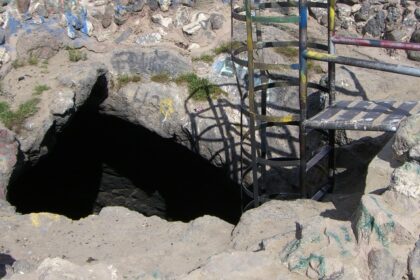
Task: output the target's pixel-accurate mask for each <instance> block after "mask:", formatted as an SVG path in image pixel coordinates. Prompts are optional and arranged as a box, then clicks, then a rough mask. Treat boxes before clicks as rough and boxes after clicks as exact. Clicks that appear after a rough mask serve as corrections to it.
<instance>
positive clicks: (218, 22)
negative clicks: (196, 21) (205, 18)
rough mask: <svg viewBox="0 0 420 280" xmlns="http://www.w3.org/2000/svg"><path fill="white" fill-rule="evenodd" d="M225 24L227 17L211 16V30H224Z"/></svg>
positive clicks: (215, 14)
mask: <svg viewBox="0 0 420 280" xmlns="http://www.w3.org/2000/svg"><path fill="white" fill-rule="evenodd" d="M224 22H225V17H224V16H223V15H221V14H217V13H212V14H210V24H211V29H213V30H218V29H220V28H222V26H223V23H224Z"/></svg>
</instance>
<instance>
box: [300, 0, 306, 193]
mask: <svg viewBox="0 0 420 280" xmlns="http://www.w3.org/2000/svg"><path fill="white" fill-rule="evenodd" d="M299 15H300V20H299V106H300V123H299V142H300V145H299V148H300V155H299V157H300V172H299V173H300V176H299V178H300V182H299V184H300V189H301V193H302V197H303V198H306V197H307V196H308V193H307V190H306V136H307V135H306V129H305V126H304V122H305V120H306V115H307V114H306V111H307V103H306V102H307V95H308V68H307V60H306V57H305V55H304V53H305V51H306V48H307V44H308V42H307V37H308V36H307V27H308V7H307V2H306V0H300V1H299Z"/></svg>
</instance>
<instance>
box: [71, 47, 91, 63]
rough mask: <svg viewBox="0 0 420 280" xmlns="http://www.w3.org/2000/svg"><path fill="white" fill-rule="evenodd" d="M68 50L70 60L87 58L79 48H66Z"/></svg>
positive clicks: (76, 60) (75, 60)
mask: <svg viewBox="0 0 420 280" xmlns="http://www.w3.org/2000/svg"><path fill="white" fill-rule="evenodd" d="M67 51H68V52H69V60H70V61H71V62H78V61H80V60H87V54H86V53H84V52H82V51H81V50H76V49H68V50H67Z"/></svg>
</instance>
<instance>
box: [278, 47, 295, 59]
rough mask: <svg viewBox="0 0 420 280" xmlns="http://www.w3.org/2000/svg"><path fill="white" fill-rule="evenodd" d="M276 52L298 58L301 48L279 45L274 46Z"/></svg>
mask: <svg viewBox="0 0 420 280" xmlns="http://www.w3.org/2000/svg"><path fill="white" fill-rule="evenodd" d="M274 52H275V53H277V54H279V55H283V56H286V57H288V58H296V57H297V56H298V55H299V49H298V48H294V47H279V48H274Z"/></svg>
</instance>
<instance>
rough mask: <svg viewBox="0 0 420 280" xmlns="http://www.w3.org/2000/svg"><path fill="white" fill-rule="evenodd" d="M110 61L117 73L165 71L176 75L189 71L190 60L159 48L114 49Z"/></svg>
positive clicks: (154, 72)
mask: <svg viewBox="0 0 420 280" xmlns="http://www.w3.org/2000/svg"><path fill="white" fill-rule="evenodd" d="M111 63H112V67H113V68H114V69H115V71H116V72H117V73H147V74H159V73H163V72H166V73H168V74H170V75H171V76H174V77H176V76H178V75H180V74H183V73H187V72H190V71H191V62H190V61H188V60H187V59H186V58H184V57H183V56H182V55H180V54H179V53H176V52H173V51H169V50H161V49H151V50H130V51H116V52H114V53H113V56H112V58H111Z"/></svg>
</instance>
